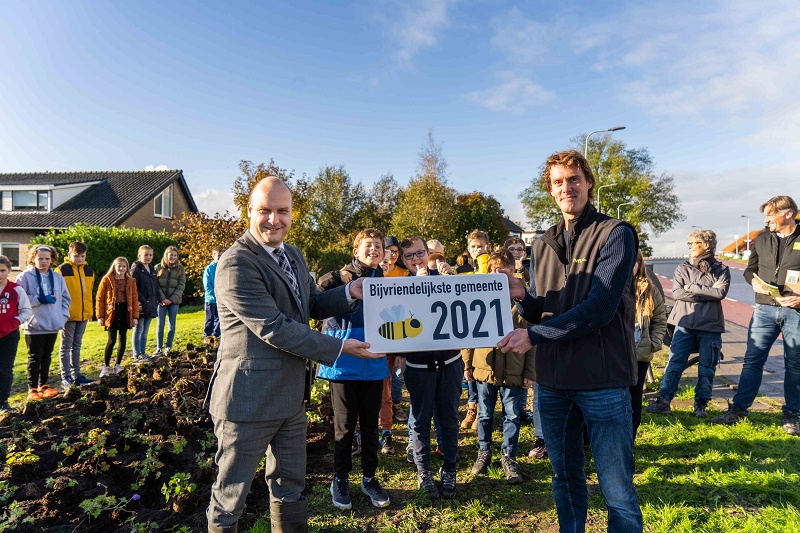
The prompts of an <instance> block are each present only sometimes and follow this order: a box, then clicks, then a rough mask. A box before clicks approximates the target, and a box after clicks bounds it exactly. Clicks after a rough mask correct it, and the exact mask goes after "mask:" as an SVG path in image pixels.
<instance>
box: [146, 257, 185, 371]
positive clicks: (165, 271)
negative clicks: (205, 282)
mask: <svg viewBox="0 0 800 533" xmlns="http://www.w3.org/2000/svg"><path fill="white" fill-rule="evenodd" d="M155 272H156V278H157V279H158V323H157V324H156V351H155V352H154V353H153V356H154V357H158V356H160V355H162V354H164V353H167V354H168V353H169V352H170V351H171V350H172V343H173V341H174V340H175V322H176V319H177V317H178V306H179V305H180V303H181V301H182V300H183V289H184V288H185V287H186V271H184V269H183V265H181V262H180V261H179V260H178V249H177V248H176V247H174V246H167V249H166V250H164V256H163V257H162V258H161V262H160V263H159V264H157V265H156V269H155ZM168 315H169V330H168V333H167V344H166V346H164V322H165V320H166V318H167V316H168ZM162 347H163V348H164V350H163V351H162Z"/></svg>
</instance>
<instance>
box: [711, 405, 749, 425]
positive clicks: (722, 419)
mask: <svg viewBox="0 0 800 533" xmlns="http://www.w3.org/2000/svg"><path fill="white" fill-rule="evenodd" d="M745 418H747V412H746V411H743V410H741V409H738V408H736V407H734V406H733V404H731V403H728V410H727V411H725V412H724V413H723V414H722V416H717V417H714V418H712V419H711V423H712V424H722V425H723V426H732V425H734V424H737V423H739V422H740V421H742V420H744V419H745Z"/></svg>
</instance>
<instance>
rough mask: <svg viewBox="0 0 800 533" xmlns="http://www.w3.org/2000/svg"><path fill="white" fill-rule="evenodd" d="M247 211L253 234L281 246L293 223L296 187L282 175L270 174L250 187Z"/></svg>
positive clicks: (266, 241)
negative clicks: (285, 180) (294, 188)
mask: <svg viewBox="0 0 800 533" xmlns="http://www.w3.org/2000/svg"><path fill="white" fill-rule="evenodd" d="M247 213H248V215H249V216H250V231H252V232H253V235H255V236H256V238H257V239H258V240H259V241H261V242H263V243H266V244H267V245H269V246H272V247H277V246H279V245H280V244H281V243H282V242H283V240H284V239H285V238H286V235H287V234H288V233H289V230H290V229H291V227H292V191H291V190H289V187H288V186H287V185H286V183H284V182H283V180H281V179H280V178H276V177H275V176H268V177H266V178H264V179H262V180H261V181H259V182H258V183H256V184H255V185H254V186H253V190H251V191H250V199H249V201H248V202H247Z"/></svg>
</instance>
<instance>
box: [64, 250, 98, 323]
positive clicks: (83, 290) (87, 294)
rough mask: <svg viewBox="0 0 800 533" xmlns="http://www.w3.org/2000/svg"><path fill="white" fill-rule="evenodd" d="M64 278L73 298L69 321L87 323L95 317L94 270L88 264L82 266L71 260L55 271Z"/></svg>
mask: <svg viewBox="0 0 800 533" xmlns="http://www.w3.org/2000/svg"><path fill="white" fill-rule="evenodd" d="M55 271H56V272H58V273H59V274H61V275H62V276H64V282H65V283H66V284H67V290H68V291H69V295H70V297H71V298H72V303H71V304H70V305H69V320H70V321H72V322H85V321H87V320H91V319H92V316H93V315H94V307H93V304H94V301H93V300H92V291H93V290H94V270H93V269H92V267H90V266H89V265H88V264H87V263H84V264H82V265H80V266H78V265H76V264H75V263H73V262H72V261H70V260H67V261H65V262H64V263H62V264H61V265H59V266H58V267H56V269H55Z"/></svg>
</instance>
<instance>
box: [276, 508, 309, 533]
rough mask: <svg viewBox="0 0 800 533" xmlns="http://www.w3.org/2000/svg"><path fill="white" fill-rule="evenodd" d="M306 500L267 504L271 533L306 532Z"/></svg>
mask: <svg viewBox="0 0 800 533" xmlns="http://www.w3.org/2000/svg"><path fill="white" fill-rule="evenodd" d="M307 504H308V502H307V501H306V500H301V501H299V502H292V503H283V504H276V503H271V504H270V506H269V515H270V521H271V522H272V533H306V532H307V531H308V513H307V512H306V508H307Z"/></svg>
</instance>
